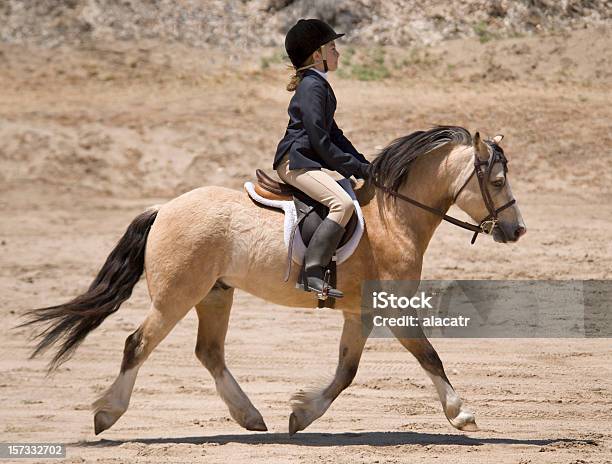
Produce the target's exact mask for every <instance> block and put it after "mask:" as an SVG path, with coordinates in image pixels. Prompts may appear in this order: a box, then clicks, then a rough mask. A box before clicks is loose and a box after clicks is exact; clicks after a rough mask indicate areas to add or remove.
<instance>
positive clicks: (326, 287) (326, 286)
mask: <svg viewBox="0 0 612 464" xmlns="http://www.w3.org/2000/svg"><path fill="white" fill-rule="evenodd" d="M306 279H308V277H306ZM322 280H323V288H322V289H321V290H316V289H313V288H312V287H310V285H309V286H308V288H309V290H310V291H312V292H314V293H315V294H316V295H317V298H318V299H319V300H322V301H324V300H327V299H328V298H342V297H343V296H344V294H343V293H342V292H341V291H340V290H338V289H337V288H333V287H332V286H331V285H330V283H329V281H330V280H331V271H330V270H329V269H327V270H326V271H325V275H324V276H323V279H322ZM330 290H332V291H333V292H334V293H335V292H338V293H337V294H335V295H330V294H329V292H330Z"/></svg>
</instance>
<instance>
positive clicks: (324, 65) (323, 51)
mask: <svg viewBox="0 0 612 464" xmlns="http://www.w3.org/2000/svg"><path fill="white" fill-rule="evenodd" d="M319 50H321V56H322V57H323V69H325V72H327V70H328V68H327V44H325V45H321V48H320V49H319Z"/></svg>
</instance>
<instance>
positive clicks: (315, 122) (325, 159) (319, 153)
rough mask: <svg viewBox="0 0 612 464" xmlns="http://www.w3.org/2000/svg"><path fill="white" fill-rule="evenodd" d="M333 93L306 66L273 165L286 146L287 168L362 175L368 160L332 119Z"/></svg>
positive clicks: (291, 103) (347, 175)
mask: <svg viewBox="0 0 612 464" xmlns="http://www.w3.org/2000/svg"><path fill="white" fill-rule="evenodd" d="M335 111H336V96H335V95H334V91H333V90H332V88H331V85H330V84H329V82H327V80H326V79H325V78H324V77H323V76H321V75H319V74H318V73H317V72H315V71H313V70H311V69H307V70H306V71H304V76H303V78H302V80H301V82H300V83H299V84H298V86H297V89H296V90H295V94H294V95H293V97H292V98H291V101H290V102H289V110H288V112H289V124H288V126H287V130H286V131H285V136H284V137H283V139H282V140H281V141H280V142H279V144H278V147H277V149H276V154H275V156H274V164H273V165H272V167H273V169H276V168H277V167H278V165H279V163H280V160H281V158H282V157H283V155H284V154H285V152H286V151H287V150H288V149H289V169H302V168H309V169H321V168H325V169H330V170H333V171H338V172H339V173H340V174H342V175H343V176H344V177H350V176H351V175H353V176H355V177H358V178H364V177H365V174H364V173H365V170H366V169H367V166H368V164H370V163H369V161H368V160H367V159H366V158H365V157H364V156H363V155H362V154H361V153H359V152H358V151H357V150H356V149H355V147H354V146H353V145H352V144H351V142H350V141H349V140H348V139H347V138H346V137H345V136H344V134H343V133H342V131H341V130H340V128H339V127H338V126H337V124H336V121H334V113H335Z"/></svg>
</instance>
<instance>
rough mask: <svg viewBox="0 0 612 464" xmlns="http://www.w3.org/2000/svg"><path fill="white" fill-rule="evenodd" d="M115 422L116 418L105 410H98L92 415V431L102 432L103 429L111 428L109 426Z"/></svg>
mask: <svg viewBox="0 0 612 464" xmlns="http://www.w3.org/2000/svg"><path fill="white" fill-rule="evenodd" d="M115 422H117V419H114V418H113V417H112V416H111V415H110V413H108V412H106V411H98V412H97V413H96V415H95V416H94V432H95V434H96V435H99V434H100V433H102V432H104V431H105V430H107V429H109V428H111V426H112V425H113V424H114V423H115Z"/></svg>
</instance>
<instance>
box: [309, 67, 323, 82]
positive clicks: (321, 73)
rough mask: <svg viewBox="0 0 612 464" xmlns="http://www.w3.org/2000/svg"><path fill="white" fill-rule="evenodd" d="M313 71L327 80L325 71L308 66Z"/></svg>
mask: <svg viewBox="0 0 612 464" xmlns="http://www.w3.org/2000/svg"><path fill="white" fill-rule="evenodd" d="M310 69H312V70H313V71H315V72H316V73H317V74H319V75H320V76H323V77H324V78H325V80H327V73H326V72H321V71H319V70H318V69H317V68H310Z"/></svg>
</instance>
